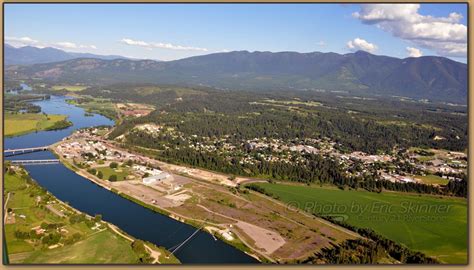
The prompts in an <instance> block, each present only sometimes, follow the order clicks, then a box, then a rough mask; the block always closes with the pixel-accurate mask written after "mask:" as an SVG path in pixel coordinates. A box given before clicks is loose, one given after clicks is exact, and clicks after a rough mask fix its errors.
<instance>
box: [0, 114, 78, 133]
mask: <svg viewBox="0 0 474 270" xmlns="http://www.w3.org/2000/svg"><path fill="white" fill-rule="evenodd" d="M67 118H68V116H67V115H63V114H44V113H43V114H41V113H5V132H4V136H5V137H16V136H21V135H25V134H28V133H32V132H38V131H51V130H60V129H65V128H68V127H70V126H72V122H71V121H69V120H67Z"/></svg>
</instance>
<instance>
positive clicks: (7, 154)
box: [3, 145, 49, 157]
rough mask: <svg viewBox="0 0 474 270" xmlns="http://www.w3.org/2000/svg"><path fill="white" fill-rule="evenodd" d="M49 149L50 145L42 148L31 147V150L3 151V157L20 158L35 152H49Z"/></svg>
mask: <svg viewBox="0 0 474 270" xmlns="http://www.w3.org/2000/svg"><path fill="white" fill-rule="evenodd" d="M48 149H49V145H48V146H40V147H30V148H19V149H7V150H3V155H4V156H5V157H12V156H18V155H23V154H29V153H33V152H40V151H47V150H48Z"/></svg>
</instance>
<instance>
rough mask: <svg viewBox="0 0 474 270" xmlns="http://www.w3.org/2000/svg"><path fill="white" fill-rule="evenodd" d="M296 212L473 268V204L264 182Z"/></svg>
mask: <svg viewBox="0 0 474 270" xmlns="http://www.w3.org/2000/svg"><path fill="white" fill-rule="evenodd" d="M257 185H258V186H260V187H263V188H264V189H265V190H266V191H267V192H270V193H272V194H273V195H276V196H278V197H279V199H280V200H282V201H284V202H286V203H288V204H289V205H291V206H293V207H299V208H301V209H305V210H306V211H308V212H312V213H318V214H320V215H329V216H333V218H338V219H342V220H344V221H345V222H347V223H349V224H351V225H353V226H356V227H359V228H370V229H373V230H374V231H376V232H377V233H379V234H381V235H383V236H385V237H387V238H389V239H391V240H394V241H397V242H399V243H402V244H405V245H406V246H407V247H409V248H410V249H413V250H418V251H421V252H423V253H425V254H427V255H428V256H432V257H436V258H437V259H439V260H440V261H442V262H444V263H451V264H462V263H467V244H468V242H467V232H468V228H467V201H466V200H465V199H462V198H450V197H435V196H429V195H424V196H422V195H417V194H407V193H396V192H383V193H374V192H367V191H355V190H340V189H337V188H330V187H314V186H311V187H308V186H302V185H288V184H270V183H258V184H257Z"/></svg>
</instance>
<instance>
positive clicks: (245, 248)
mask: <svg viewBox="0 0 474 270" xmlns="http://www.w3.org/2000/svg"><path fill="white" fill-rule="evenodd" d="M60 143H62V142H59V143H55V144H54V145H52V146H51V151H52V152H53V154H54V155H55V156H56V157H57V158H58V159H59V160H60V162H61V163H62V164H63V165H64V166H65V167H66V168H68V169H70V170H72V171H73V172H75V173H76V174H77V175H80V176H82V177H84V178H86V179H88V180H89V181H91V182H92V183H94V184H96V185H97V186H99V187H101V188H104V189H106V190H108V191H111V192H113V193H115V194H117V195H119V196H120V197H122V198H124V199H127V200H129V201H131V202H133V203H135V204H138V205H140V206H142V207H144V208H147V209H149V210H152V211H154V212H156V213H158V214H161V215H164V216H167V217H169V218H172V219H174V220H176V221H178V222H181V223H185V224H187V225H190V226H192V227H194V228H196V229H198V228H201V227H203V226H204V227H205V226H212V227H219V228H220V227H221V225H219V224H216V223H213V222H211V221H209V220H207V219H200V218H193V217H189V216H185V215H182V214H180V213H178V212H176V211H172V210H170V209H164V208H161V207H157V206H155V205H153V204H149V203H146V202H144V201H143V200H142V199H141V198H139V197H136V196H133V195H130V194H126V192H125V191H123V190H119V189H117V187H114V186H113V183H112V182H109V181H106V180H103V179H99V178H98V177H97V176H95V175H91V174H90V173H88V172H87V170H86V169H84V168H80V167H78V166H76V165H74V164H73V162H71V161H70V160H68V159H66V158H64V157H62V156H61V155H60V154H58V153H57V152H56V151H55V149H56V147H57V146H58V145H59V144H60ZM209 233H210V234H211V235H212V236H213V237H214V238H216V237H217V238H218V239H219V240H221V241H223V242H225V243H227V244H229V245H231V246H233V247H235V248H237V249H238V250H240V251H242V252H244V253H246V254H247V255H249V256H251V257H253V258H255V259H257V260H258V261H263V262H268V261H270V262H271V261H273V260H272V259H271V258H269V257H268V256H266V255H264V254H262V253H261V252H260V251H258V250H256V249H255V248H252V247H251V246H249V245H248V244H246V242H245V241H244V240H242V239H239V238H236V239H233V240H228V239H225V238H224V237H222V236H221V235H219V234H213V233H212V232H209Z"/></svg>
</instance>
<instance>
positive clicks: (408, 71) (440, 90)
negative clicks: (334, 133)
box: [6, 51, 468, 104]
mask: <svg viewBox="0 0 474 270" xmlns="http://www.w3.org/2000/svg"><path fill="white" fill-rule="evenodd" d="M6 76H7V78H8V77H11V78H22V79H25V78H31V77H35V78H40V79H43V80H47V81H52V82H55V81H62V82H70V83H87V84H110V83H121V82H128V83H156V84H175V85H188V86H192V85H200V86H210V87H214V88H219V89H230V90H239V89H241V90H254V91H262V90H265V91H271V90H288V91H294V90H306V91H336V92H337V91H347V92H350V93H354V94H361V95H363V94H367V95H386V96H387V95H388V96H405V97H411V98H416V99H429V100H435V101H446V102H457V103H463V104H465V103H467V78H468V77H467V65H466V64H463V63H459V62H456V61H453V60H450V59H447V58H443V57H436V56H423V57H417V58H414V57H410V58H404V59H399V58H394V57H388V56H379V55H373V54H370V53H368V52H364V51H357V52H355V53H348V54H337V53H322V52H311V53H298V52H248V51H233V52H226V53H214V54H209V55H202V56H194V57H189V58H185V59H180V60H174V61H166V62H159V61H153V60H130V59H123V58H121V59H113V60H106V59H98V58H87V59H86V58H79V59H71V60H67V61H61V62H54V63H44V64H34V65H28V66H9V67H7V68H6Z"/></svg>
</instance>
